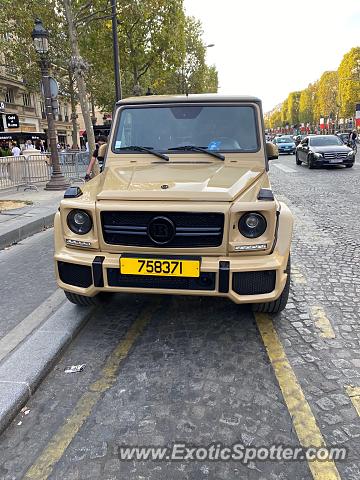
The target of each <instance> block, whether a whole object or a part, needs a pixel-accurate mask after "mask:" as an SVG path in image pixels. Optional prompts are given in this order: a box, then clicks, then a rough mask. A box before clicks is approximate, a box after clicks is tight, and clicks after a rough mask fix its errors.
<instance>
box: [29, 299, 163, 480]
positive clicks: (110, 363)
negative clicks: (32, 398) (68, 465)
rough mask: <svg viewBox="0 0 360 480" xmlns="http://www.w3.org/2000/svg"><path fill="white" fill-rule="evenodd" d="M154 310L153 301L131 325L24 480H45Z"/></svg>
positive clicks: (157, 302) (154, 303)
mask: <svg viewBox="0 0 360 480" xmlns="http://www.w3.org/2000/svg"><path fill="white" fill-rule="evenodd" d="M158 306H159V301H158V300H156V301H155V302H154V301H153V303H152V304H151V305H149V306H148V307H147V308H146V309H145V310H144V311H143V312H142V313H141V314H140V315H139V317H138V318H137V319H136V320H135V321H134V323H133V324H132V325H131V327H130V328H129V330H128V331H127V333H126V336H125V338H124V339H123V340H122V341H121V342H120V343H119V344H118V346H117V347H116V348H115V350H114V351H113V352H112V353H111V355H110V357H109V358H108V359H107V361H106V364H105V366H104V368H103V369H102V371H101V374H100V376H99V378H98V380H96V381H95V382H93V383H92V384H91V385H89V387H88V390H87V391H86V392H85V393H84V394H83V395H82V397H81V398H80V399H79V401H78V402H77V404H76V405H75V407H74V409H73V411H72V413H71V415H70V416H69V417H68V418H67V419H66V421H65V423H64V424H63V425H62V427H60V429H59V430H58V431H57V432H56V433H55V434H54V435H53V437H52V438H51V439H50V441H49V443H48V444H47V446H46V447H45V448H44V450H43V451H42V453H41V454H40V456H39V457H38V458H37V459H36V461H35V462H34V463H33V465H32V466H31V467H30V468H29V470H28V471H27V472H26V474H25V476H24V479H25V480H46V479H47V478H48V477H49V476H50V474H51V472H52V470H53V468H54V466H55V464H56V463H57V462H58V461H59V460H60V459H61V457H62V456H63V454H64V452H65V450H66V449H67V448H68V446H69V445H70V443H71V442H72V440H73V439H74V437H75V435H76V434H77V433H78V432H79V430H80V428H81V427H82V426H83V424H84V423H85V421H86V420H87V418H88V417H89V415H90V414H91V412H92V410H93V408H94V407H95V405H96V404H97V402H98V401H99V400H100V398H101V396H102V394H103V393H104V392H105V391H106V390H108V389H109V388H110V387H112V386H113V385H114V383H115V382H116V379H117V373H118V370H119V367H120V364H121V362H122V361H123V360H124V359H125V358H126V357H127V355H128V353H129V351H130V349H131V347H132V346H133V344H134V343H135V341H136V339H137V338H138V337H139V335H140V334H141V333H142V332H143V330H144V328H145V327H146V325H147V324H148V323H149V321H150V319H151V316H152V315H153V313H154V312H155V310H156V309H157V308H158Z"/></svg>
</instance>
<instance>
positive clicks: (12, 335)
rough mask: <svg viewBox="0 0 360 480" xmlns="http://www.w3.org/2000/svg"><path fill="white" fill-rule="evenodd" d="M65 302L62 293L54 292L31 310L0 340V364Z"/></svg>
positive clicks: (60, 291)
mask: <svg viewBox="0 0 360 480" xmlns="http://www.w3.org/2000/svg"><path fill="white" fill-rule="evenodd" d="M64 301H65V297H64V292H63V291H62V290H60V289H58V290H56V291H55V292H54V293H53V294H52V295H50V297H48V298H47V299H46V300H45V301H44V302H43V303H42V304H41V305H39V306H38V307H37V308H36V309H35V310H33V311H32V312H31V313H30V315H28V316H27V317H26V318H24V320H22V321H21V322H20V323H18V324H17V325H16V327H14V328H13V329H12V330H10V332H9V333H7V334H6V335H5V336H4V337H3V338H2V339H1V340H0V362H1V360H2V359H3V358H5V357H6V355H8V354H9V353H10V352H11V351H12V350H14V349H15V348H16V347H17V346H18V345H19V343H21V342H22V341H23V340H24V339H25V338H26V337H27V336H28V335H30V333H31V332H33V331H34V330H35V328H37V327H38V326H39V325H41V323H42V322H43V321H44V320H46V319H47V318H48V317H49V316H50V315H51V314H52V313H53V312H55V310H57V309H58V307H59V306H60V305H61V304H62V303H63V302H64Z"/></svg>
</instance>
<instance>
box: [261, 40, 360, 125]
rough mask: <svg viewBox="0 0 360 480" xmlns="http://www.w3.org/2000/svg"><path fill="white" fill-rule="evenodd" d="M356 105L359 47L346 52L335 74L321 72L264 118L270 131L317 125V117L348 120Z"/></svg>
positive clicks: (358, 99) (358, 98) (359, 90)
mask: <svg viewBox="0 0 360 480" xmlns="http://www.w3.org/2000/svg"><path fill="white" fill-rule="evenodd" d="M356 103H360V47H355V48H352V49H351V50H350V51H349V52H347V53H346V54H345V55H344V57H343V59H342V61H341V63H340V65H339V68H338V69H337V70H336V71H327V72H324V73H323V74H322V75H321V77H320V79H319V80H317V81H315V82H313V83H311V84H310V85H309V86H308V87H307V88H305V89H304V90H302V91H300V92H293V93H290V94H289V95H288V97H287V98H286V100H284V102H283V103H282V105H281V107H280V112H281V115H279V109H278V107H276V108H275V109H274V110H273V111H272V112H270V113H269V114H268V115H267V119H268V125H273V126H272V127H271V128H276V127H281V126H285V125H295V124H297V123H299V122H300V123H310V124H318V122H319V119H320V117H324V118H326V117H327V118H329V117H330V118H332V120H333V121H339V119H340V118H351V117H353V116H354V114H355V105H356Z"/></svg>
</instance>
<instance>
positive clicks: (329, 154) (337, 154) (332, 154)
mask: <svg viewBox="0 0 360 480" xmlns="http://www.w3.org/2000/svg"><path fill="white" fill-rule="evenodd" d="M347 156H348V152H324V158H325V160H332V159H335V158H341V159H344V158H347Z"/></svg>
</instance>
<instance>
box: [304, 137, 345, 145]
mask: <svg viewBox="0 0 360 480" xmlns="http://www.w3.org/2000/svg"><path fill="white" fill-rule="evenodd" d="M309 140H310V145H311V146H312V147H328V146H331V145H344V144H343V142H342V140H341V139H340V138H339V137H336V136H335V135H327V136H324V137H311V138H310V139H309Z"/></svg>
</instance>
